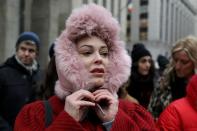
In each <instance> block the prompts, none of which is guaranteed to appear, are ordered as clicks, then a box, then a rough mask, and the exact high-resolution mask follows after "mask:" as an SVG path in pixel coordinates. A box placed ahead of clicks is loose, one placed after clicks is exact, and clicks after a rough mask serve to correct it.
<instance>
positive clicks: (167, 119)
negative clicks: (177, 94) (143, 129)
mask: <svg viewBox="0 0 197 131" xmlns="http://www.w3.org/2000/svg"><path fill="white" fill-rule="evenodd" d="M157 126H158V127H159V129H160V130H162V131H197V75H194V76H193V77H192V78H191V80H190V82H189V84H188V85H187V95H186V97H184V98H181V99H179V100H176V101H174V102H173V103H171V104H170V105H169V106H168V107H167V108H166V109H165V110H164V112H163V113H162V114H161V116H160V117H159V119H158V123H157Z"/></svg>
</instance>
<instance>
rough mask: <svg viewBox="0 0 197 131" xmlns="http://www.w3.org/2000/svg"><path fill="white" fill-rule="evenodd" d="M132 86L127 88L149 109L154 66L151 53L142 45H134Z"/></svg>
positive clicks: (130, 93) (132, 53)
mask: <svg viewBox="0 0 197 131" xmlns="http://www.w3.org/2000/svg"><path fill="white" fill-rule="evenodd" d="M131 58H132V61H133V62H132V66H131V76H130V79H129V81H130V84H129V86H128V88H127V91H128V93H129V95H131V96H133V97H134V98H135V99H137V101H138V102H139V104H141V105H142V106H143V107H144V108H146V109H147V106H148V104H149V100H150V96H151V93H152V91H153V88H154V74H155V69H154V64H153V60H152V56H151V54H150V52H149V51H148V50H147V49H146V48H145V46H144V45H143V44H142V43H136V44H134V45H133V50H132V52H131Z"/></svg>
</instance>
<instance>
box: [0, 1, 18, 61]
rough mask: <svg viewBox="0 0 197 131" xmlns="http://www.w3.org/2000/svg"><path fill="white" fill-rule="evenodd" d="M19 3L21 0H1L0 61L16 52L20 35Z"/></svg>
mask: <svg viewBox="0 0 197 131" xmlns="http://www.w3.org/2000/svg"><path fill="white" fill-rule="evenodd" d="M19 5H20V1H19V0H14V1H13V0H1V1H0V16H1V17H0V28H1V30H0V37H1V40H0V42H1V44H0V54H1V55H0V62H3V61H4V60H5V59H7V57H10V56H11V55H13V54H14V52H15V44H16V40H17V38H18V36H19V7H20V6H19Z"/></svg>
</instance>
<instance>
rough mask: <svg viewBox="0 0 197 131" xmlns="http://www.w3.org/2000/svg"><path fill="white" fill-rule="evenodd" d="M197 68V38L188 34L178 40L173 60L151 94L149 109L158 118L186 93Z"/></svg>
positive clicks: (173, 50)
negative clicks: (166, 108)
mask: <svg viewBox="0 0 197 131" xmlns="http://www.w3.org/2000/svg"><path fill="white" fill-rule="evenodd" d="M196 69H197V38H196V37H194V36H187V37H185V38H183V39H181V40H179V41H177V42H176V44H175V46H174V47H173V48H172V50H171V60H170V63H169V65H168V67H167V68H166V70H165V71H164V75H163V77H162V79H161V80H160V84H159V85H160V86H159V87H156V88H155V89H154V91H153V94H152V96H151V100H150V104H149V107H148V109H149V111H150V112H151V113H152V114H153V116H154V117H155V118H156V119H157V118H158V117H159V115H160V113H161V112H162V111H163V110H164V108H165V107H166V106H168V105H169V104H170V103H171V102H172V101H174V100H177V99H179V98H182V97H184V96H185V95H186V86H187V83H188V81H189V80H190V78H191V77H192V76H193V75H194V74H195V73H196Z"/></svg>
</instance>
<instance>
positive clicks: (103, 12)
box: [55, 4, 131, 99]
mask: <svg viewBox="0 0 197 131" xmlns="http://www.w3.org/2000/svg"><path fill="white" fill-rule="evenodd" d="M119 33H120V26H119V25H118V22H117V20H116V19H114V18H113V17H112V14H111V13H110V12H109V11H108V10H107V9H105V8H104V7H102V6H100V5H96V4H88V5H84V6H83V7H81V8H78V9H75V10H74V11H73V12H72V13H71V15H70V16H69V18H68V19H67V21H66V27H65V29H64V30H63V32H62V33H61V35H60V36H59V37H58V39H57V41H56V42H55V59H56V67H57V73H58V79H59V81H58V82H56V85H55V93H56V95H57V96H58V97H59V98H62V99H64V98H65V97H66V96H67V95H69V94H71V93H73V92H75V91H77V90H80V89H85V90H89V89H90V90H91V88H93V87H92V85H91V84H90V83H88V81H89V77H90V76H89V72H88V71H87V69H86V68H85V66H84V64H83V63H82V61H81V60H80V57H79V54H78V52H77V50H76V41H77V40H80V39H81V38H83V37H84V36H96V37H98V38H100V39H102V40H103V41H104V42H105V43H106V44H107V46H108V48H109V65H108V67H107V69H106V71H107V73H105V76H104V77H105V83H104V85H103V87H102V88H104V89H107V90H109V91H110V92H111V93H114V94H115V93H117V91H118V89H119V87H120V86H121V85H122V84H123V83H125V82H126V81H127V80H128V77H129V75H130V67H131V59H130V57H129V55H128V53H127V51H126V49H125V44H124V42H123V41H120V37H119Z"/></svg>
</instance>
